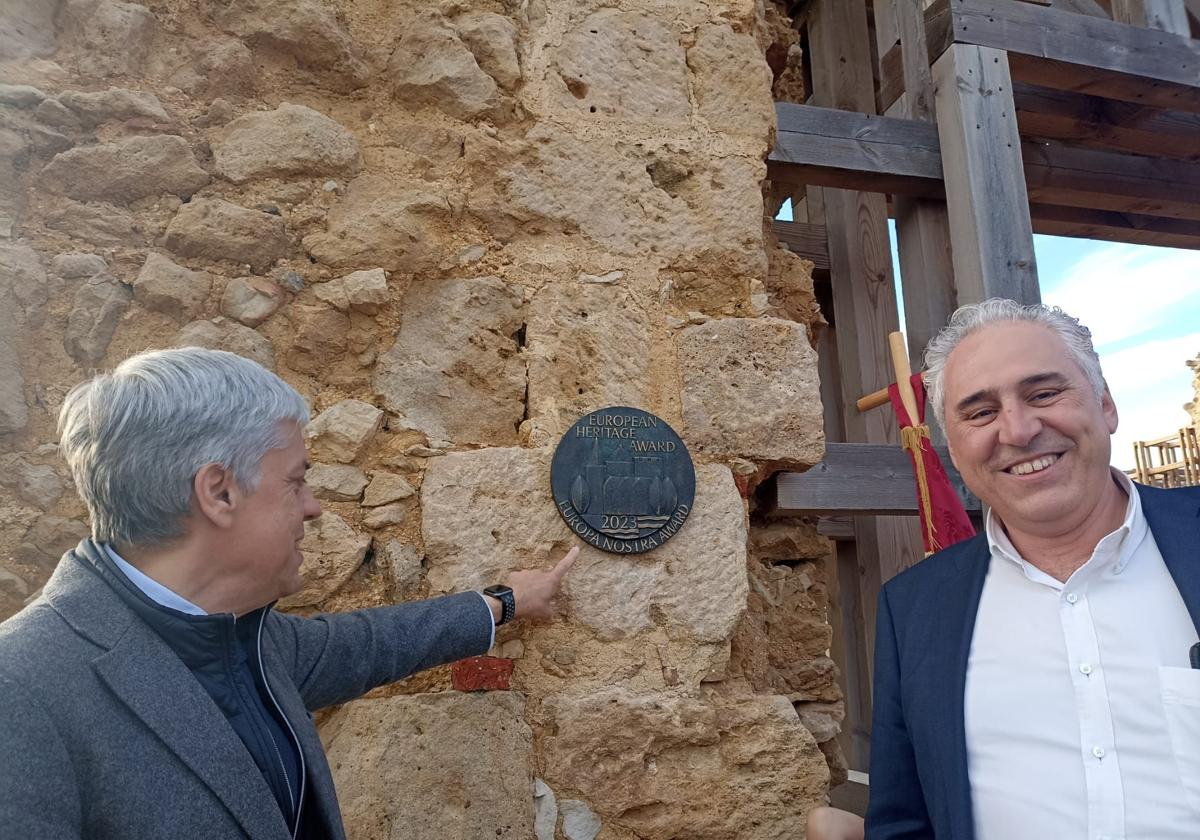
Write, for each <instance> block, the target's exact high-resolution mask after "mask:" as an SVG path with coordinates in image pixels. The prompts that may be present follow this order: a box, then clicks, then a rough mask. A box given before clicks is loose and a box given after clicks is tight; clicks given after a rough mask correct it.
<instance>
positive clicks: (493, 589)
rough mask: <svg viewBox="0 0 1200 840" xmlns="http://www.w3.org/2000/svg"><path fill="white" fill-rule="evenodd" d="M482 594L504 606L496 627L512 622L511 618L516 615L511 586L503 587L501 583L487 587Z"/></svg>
mask: <svg viewBox="0 0 1200 840" xmlns="http://www.w3.org/2000/svg"><path fill="white" fill-rule="evenodd" d="M483 594H484V595H490V596H492V597H493V598H495V599H496V600H497V601H499V602H500V603H501V604H502V605H503V606H504V609H503V610H501V612H500V620H499V621H497V622H496V626H497V627H498V626H500V625H501V624H508V622H510V621H512V620H513V616H515V615H516V614H517V599H516V598H515V597H513V591H512V587H511V586H505V585H504V584H502V583H501V584H497V585H496V586H489V587H488V588H487V589H485V590H483Z"/></svg>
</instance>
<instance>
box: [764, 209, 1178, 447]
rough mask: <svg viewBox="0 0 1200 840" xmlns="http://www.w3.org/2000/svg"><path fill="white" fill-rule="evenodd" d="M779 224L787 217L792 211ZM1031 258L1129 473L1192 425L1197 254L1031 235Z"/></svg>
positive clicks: (1043, 295)
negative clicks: (1083, 362) (1100, 372)
mask: <svg viewBox="0 0 1200 840" xmlns="http://www.w3.org/2000/svg"><path fill="white" fill-rule="evenodd" d="M779 217H780V218H783V219H790V218H791V206H790V204H788V205H785V207H784V212H781V213H780V215H779ZM889 226H891V225H890V223H889ZM1034 250H1035V251H1036V254H1037V261H1038V278H1039V281H1040V283H1041V287H1042V300H1043V301H1045V302H1046V303H1051V304H1054V305H1056V306H1060V307H1062V308H1063V309H1064V310H1065V311H1066V312H1069V313H1070V314H1072V315H1074V316H1076V317H1077V318H1079V319H1080V320H1081V321H1082V322H1083V323H1084V324H1086V325H1087V326H1088V328H1090V329H1091V331H1092V338H1093V340H1094V342H1095V345H1096V350H1097V351H1098V352H1099V354H1100V364H1101V366H1102V367H1103V368H1104V375H1105V378H1106V379H1107V380H1108V386H1109V389H1110V390H1111V391H1112V394H1113V398H1114V400H1115V401H1116V403H1117V411H1118V414H1119V415H1120V425H1119V427H1118V429H1117V433H1116V434H1115V435H1113V454H1112V463H1113V464H1114V465H1115V466H1117V467H1120V468H1121V469H1129V468H1131V467H1132V466H1133V441H1135V440H1147V439H1150V438H1157V437H1163V436H1165V435H1168V434H1172V433H1174V432H1176V431H1178V429H1179V428H1180V427H1181V426H1184V425H1186V424H1187V423H1188V422H1189V418H1188V415H1187V412H1186V411H1184V410H1183V404H1184V403H1186V402H1188V401H1189V400H1191V399H1192V398H1193V396H1194V391H1193V390H1192V371H1191V369H1190V368H1188V367H1187V364H1186V363H1187V360H1188V359H1193V358H1195V357H1196V355H1197V354H1200V251H1185V250H1181V249H1176V248H1155V247H1150V246H1146V245H1126V244H1123V243H1115V242H1099V241H1094V240H1089V239H1071V238H1066V237H1060V236H1034ZM895 252H896V248H895V229H894V227H892V253H893V255H894V254H895ZM897 272H898V269H897Z"/></svg>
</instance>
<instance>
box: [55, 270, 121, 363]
mask: <svg viewBox="0 0 1200 840" xmlns="http://www.w3.org/2000/svg"><path fill="white" fill-rule="evenodd" d="M132 297H133V293H132V292H131V291H130V290H129V287H128V286H126V285H125V284H123V283H120V282H118V281H117V280H116V278H114V277H112V276H106V275H96V276H95V277H92V278H91V279H89V280H88V281H87V282H85V283H84V284H83V285H82V286H80V287H79V289H78V290H77V291H76V292H75V300H74V303H73V305H72V307H71V314H70V315H69V316H68V318H67V331H66V333H65V334H64V335H63V347H64V348H66V351H67V354H68V355H70V357H71V358H72V359H74V360H75V363H76V364H78V365H79V366H80V367H94V366H96V365H98V364H100V361H101V360H102V359H103V358H104V353H105V351H107V350H108V343H109V342H110V341H112V337H113V334H114V333H115V332H116V331H117V323H118V322H119V321H120V320H121V316H122V315H124V314H125V310H126V309H128V308H129V301H130V300H131V299H132Z"/></svg>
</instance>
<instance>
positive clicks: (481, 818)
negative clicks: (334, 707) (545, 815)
mask: <svg viewBox="0 0 1200 840" xmlns="http://www.w3.org/2000/svg"><path fill="white" fill-rule="evenodd" d="M524 714H525V699H524V697H523V696H521V695H520V694H515V693H511V692H500V691H489V692H484V693H479V694H464V693H460V692H444V693H441V694H416V695H408V696H398V697H389V698H386V699H381V700H357V701H355V702H353V703H349V704H347V705H346V706H345V707H343V708H342V709H341V710H339V711H338V712H335V713H334V715H333V716H332V717H331V718H330V720H329V721H328V722H327V723H326V724H325V725H324V726H322V728H321V735H322V740H323V741H324V742H325V748H326V754H327V755H328V758H329V765H330V767H331V769H332V770H333V778H334V783H335V784H336V785H337V789H338V799H339V800H340V802H341V807H342V815H343V817H344V818H345V822H346V834H347V836H349V837H354V838H356V840H398V838H404V837H422V838H435V837H436V838H461V840H526V838H528V837H531V836H532V835H533V744H532V741H533V735H532V732H531V731H530V729H529V725H528V724H526V723H525V720H524Z"/></svg>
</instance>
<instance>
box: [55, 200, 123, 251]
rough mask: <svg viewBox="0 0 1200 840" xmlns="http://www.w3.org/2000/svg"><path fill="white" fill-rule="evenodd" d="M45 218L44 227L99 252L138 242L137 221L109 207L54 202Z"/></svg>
mask: <svg viewBox="0 0 1200 840" xmlns="http://www.w3.org/2000/svg"><path fill="white" fill-rule="evenodd" d="M58 205H59V206H58V207H55V208H52V209H50V210H49V211H48V212H47V214H46V226H47V227H50V228H53V229H54V230H57V231H61V232H63V233H65V234H67V235H68V236H73V237H75V238H76V239H82V240H83V241H84V242H89V243H91V244H92V245H96V246H98V247H100V248H117V247H129V246H133V245H137V244H138V243H140V242H142V241H143V240H144V239H145V237H144V236H143V235H142V233H141V231H140V229H139V225H138V223H137V220H136V219H135V218H134V217H133V214H132V213H130V212H129V211H128V210H125V209H123V208H120V207H114V206H113V205H111V204H103V203H88V204H81V203H79V202H77V201H62V202H58Z"/></svg>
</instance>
